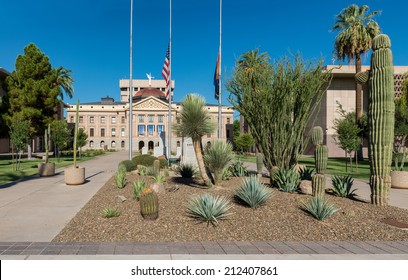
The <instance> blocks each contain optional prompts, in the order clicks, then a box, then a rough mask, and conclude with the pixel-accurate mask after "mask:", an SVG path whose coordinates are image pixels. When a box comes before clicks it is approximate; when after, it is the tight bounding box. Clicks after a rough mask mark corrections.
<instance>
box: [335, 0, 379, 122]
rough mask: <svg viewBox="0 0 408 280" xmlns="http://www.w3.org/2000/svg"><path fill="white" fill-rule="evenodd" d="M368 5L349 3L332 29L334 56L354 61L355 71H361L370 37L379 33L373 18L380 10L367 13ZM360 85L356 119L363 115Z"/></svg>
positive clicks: (338, 16)
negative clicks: (335, 32)
mask: <svg viewBox="0 0 408 280" xmlns="http://www.w3.org/2000/svg"><path fill="white" fill-rule="evenodd" d="M368 11H369V7H368V6H367V5H362V6H361V7H359V6H357V5H355V4H351V5H350V6H348V7H346V8H344V9H343V10H342V11H341V13H340V14H338V15H337V17H336V22H335V24H334V25H333V28H332V31H338V32H339V33H338V35H337V37H336V39H335V42H334V52H333V53H334V57H335V58H336V59H339V60H340V61H345V60H348V61H354V62H355V67H356V73H359V72H361V55H362V54H364V53H365V52H367V51H369V50H370V49H371V43H372V39H373V38H374V36H375V35H377V34H379V33H380V28H379V26H378V24H377V22H375V21H374V20H373V19H374V17H375V16H376V15H378V14H380V11H374V12H371V13H368ZM362 100H363V99H362V87H361V85H360V84H358V83H356V119H357V120H360V119H361V117H362V115H363V106H362V102H363V101H362Z"/></svg>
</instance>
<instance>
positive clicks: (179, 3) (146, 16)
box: [0, 0, 408, 104]
mask: <svg viewBox="0 0 408 280" xmlns="http://www.w3.org/2000/svg"><path fill="white" fill-rule="evenodd" d="M0 2H1V3H0V12H1V16H0V26H1V31H0V67H3V68H5V69H7V70H9V71H12V70H14V63H15V59H16V57H17V56H18V55H19V54H22V53H23V49H24V47H25V46H26V45H27V44H29V43H30V42H34V43H35V44H36V45H37V46H38V47H39V48H40V49H41V50H42V52H44V53H45V54H46V55H48V56H49V57H50V60H51V63H52V65H53V66H54V67H58V66H64V67H65V68H67V69H71V70H73V72H74V74H73V76H74V79H75V83H74V87H75V94H74V98H73V99H72V100H69V99H68V98H65V101H66V102H68V103H75V102H76V99H77V98H79V99H80V100H81V102H91V101H99V100H100V98H101V97H105V96H107V95H109V96H112V97H114V98H115V99H116V100H118V99H119V79H122V78H128V77H129V21H130V19H129V15H130V12H129V9H130V0H110V1H107V0H105V1H104V0H100V1H89V0H70V1H54V0H52V1H51V0H37V1H28V0H15V1H7V0H1V1H0ZM352 3H355V4H358V5H363V4H366V5H369V7H370V10H372V11H373V10H381V11H382V14H381V15H380V16H378V17H377V22H378V23H379V25H380V27H381V28H382V31H383V32H384V33H386V34H388V35H389V36H390V38H391V40H392V50H393V53H394V64H395V65H408V48H407V47H408V31H407V30H406V19H405V17H406V11H407V10H408V1H406V0H392V1H381V0H366V1H360V0H355V1H346V0H325V1H323V0H320V1H315V0H308V1H304V0H302V1H300V0H292V1H275V0H251V1H244V0H223V52H222V54H223V55H222V74H223V79H224V81H225V79H226V78H228V77H229V76H230V75H231V73H232V70H233V67H234V63H235V61H236V60H237V59H238V58H239V56H240V55H241V54H242V53H243V52H245V51H248V50H250V49H255V48H259V49H260V50H261V51H266V52H268V53H269V55H270V56H271V58H272V59H279V58H280V57H282V56H283V55H285V54H288V53H289V52H291V53H296V52H298V51H299V52H301V53H302V55H303V57H304V58H306V59H319V58H324V59H325V64H332V63H333V62H332V49H333V42H334V39H335V36H336V33H334V32H330V29H331V27H332V26H333V24H334V21H335V16H336V14H338V13H339V12H340V11H341V9H342V8H344V7H346V6H348V5H349V4H352ZM133 33H134V34H133V65H134V67H133V78H134V79H145V78H146V73H150V72H151V73H152V75H153V76H154V77H155V78H156V79H161V78H162V77H161V69H162V66H163V60H164V56H165V52H166V48H167V44H168V40H169V0H148V1H147V0H145V1H139V0H134V27H133ZM172 45H173V53H172V56H173V57H172V62H173V65H172V67H173V69H172V75H173V76H172V78H173V79H174V80H175V81H176V89H175V92H174V94H175V100H176V101H181V100H182V98H183V97H184V96H185V95H186V94H187V93H199V94H201V95H203V96H204V97H205V98H206V100H207V102H208V103H214V104H215V103H216V100H215V99H214V97H213V96H214V94H213V92H214V87H213V84H212V82H213V75H214V68H215V63H216V58H217V53H218V45H219V0H205V1H204V0H173V40H172ZM365 63H369V59H368V58H366V59H365ZM227 96H228V93H227V92H226V91H225V90H224V91H223V104H227V100H226V99H227Z"/></svg>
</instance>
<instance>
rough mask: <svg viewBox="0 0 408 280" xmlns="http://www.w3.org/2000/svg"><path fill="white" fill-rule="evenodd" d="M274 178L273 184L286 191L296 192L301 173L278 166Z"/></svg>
mask: <svg viewBox="0 0 408 280" xmlns="http://www.w3.org/2000/svg"><path fill="white" fill-rule="evenodd" d="M272 178H273V186H274V187H275V188H278V189H279V190H281V191H284V192H290V193H292V192H295V191H296V190H297V188H298V185H299V183H300V178H299V174H298V173H297V172H296V171H295V170H293V169H290V168H289V169H286V168H278V169H277V170H276V171H275V172H274V173H273V175H272Z"/></svg>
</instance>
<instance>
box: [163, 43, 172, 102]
mask: <svg viewBox="0 0 408 280" xmlns="http://www.w3.org/2000/svg"><path fill="white" fill-rule="evenodd" d="M162 76H163V78H164V80H165V81H166V92H165V94H166V98H167V100H169V99H170V96H171V86H170V44H169V46H168V47H167V52H166V57H165V59H164V64H163V70H162Z"/></svg>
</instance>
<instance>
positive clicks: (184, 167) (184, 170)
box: [176, 163, 197, 178]
mask: <svg viewBox="0 0 408 280" xmlns="http://www.w3.org/2000/svg"><path fill="white" fill-rule="evenodd" d="M176 171H177V173H179V174H180V175H181V177H183V178H192V177H193V176H195V175H196V174H197V168H195V167H194V166H193V165H192V164H190V163H183V164H181V165H180V166H179V167H178V168H177V170H176Z"/></svg>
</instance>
